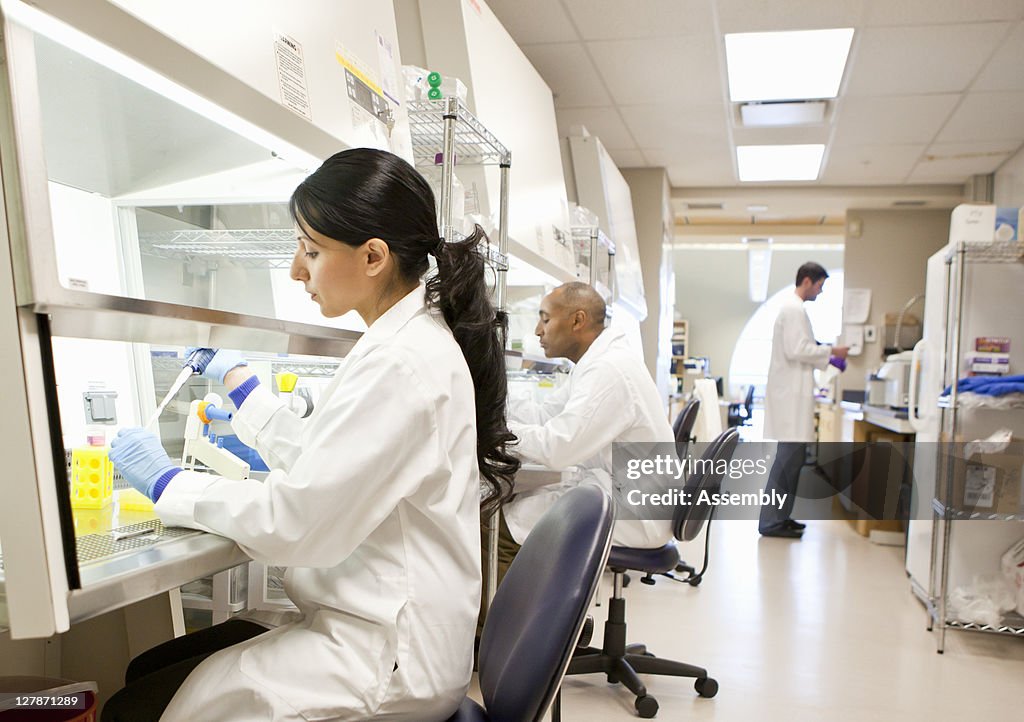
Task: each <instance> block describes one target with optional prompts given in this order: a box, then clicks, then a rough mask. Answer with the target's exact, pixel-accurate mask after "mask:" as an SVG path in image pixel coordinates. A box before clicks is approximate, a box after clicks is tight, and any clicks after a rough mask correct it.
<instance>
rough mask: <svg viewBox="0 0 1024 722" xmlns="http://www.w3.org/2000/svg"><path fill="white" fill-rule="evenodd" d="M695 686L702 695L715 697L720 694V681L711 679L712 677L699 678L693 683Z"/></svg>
mask: <svg viewBox="0 0 1024 722" xmlns="http://www.w3.org/2000/svg"><path fill="white" fill-rule="evenodd" d="M693 686H694V688H695V689H696V690H697V694H699V695H700V696H701V697H714V696H715V695H716V694H718V682H716V681H715V680H713V679H711V677H704V678H703V679H698V680H697V681H696V682H694V683H693Z"/></svg>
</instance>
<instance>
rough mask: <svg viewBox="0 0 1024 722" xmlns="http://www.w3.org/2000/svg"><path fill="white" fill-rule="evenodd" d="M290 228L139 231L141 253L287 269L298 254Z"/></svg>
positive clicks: (250, 266)
mask: <svg viewBox="0 0 1024 722" xmlns="http://www.w3.org/2000/svg"><path fill="white" fill-rule="evenodd" d="M295 243H296V241H295V231H294V230H293V229H291V228H267V229H262V228H261V229H246V230H181V231H159V232H153V233H140V234H139V245H140V249H141V252H142V253H144V254H146V255H150V256H156V257H158V258H170V259H182V260H199V259H201V260H215V259H218V258H223V259H229V260H231V261H233V262H235V263H239V264H241V265H243V266H246V267H249V268H288V267H289V266H290V265H291V262H292V258H293V257H294V256H295Z"/></svg>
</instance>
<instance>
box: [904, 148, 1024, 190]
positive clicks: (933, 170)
mask: <svg viewBox="0 0 1024 722" xmlns="http://www.w3.org/2000/svg"><path fill="white" fill-rule="evenodd" d="M1020 145H1021V144H1020V143H1018V142H1015V141H1010V142H1005V141H1004V142H989V143H935V144H933V145H931V146H930V147H929V148H928V150H927V151H925V154H924V156H923V157H922V158H921V160H920V162H918V164H917V165H916V167H915V168H914V170H913V172H912V173H911V174H910V177H909V179H908V180H909V181H910V182H917V181H926V182H952V183H962V182H964V181H966V180H967V178H968V177H969V176H972V175H976V174H979V173H992V172H994V171H995V170H996V169H997V168H999V166H1000V165H1002V164H1003V162H1004V161H1005V160H1006V159H1007V158H1009V157H1010V156H1012V155H1013V154H1014V153H1016V152H1017V150H1018V149H1019V148H1020Z"/></svg>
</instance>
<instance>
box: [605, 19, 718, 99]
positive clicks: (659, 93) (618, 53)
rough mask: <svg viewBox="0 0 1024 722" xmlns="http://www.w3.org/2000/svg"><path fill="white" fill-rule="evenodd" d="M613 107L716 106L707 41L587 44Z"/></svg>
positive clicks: (714, 68)
mask: <svg viewBox="0 0 1024 722" xmlns="http://www.w3.org/2000/svg"><path fill="white" fill-rule="evenodd" d="M587 48H588V49H589V50H590V56H591V57H592V58H593V59H594V63H595V64H596V65H597V67H598V70H599V71H600V73H601V76H602V77H603V78H604V81H605V84H606V85H607V87H608V91H609V92H610V93H611V94H612V97H613V99H614V102H616V103H621V104H626V105H639V104H643V103H651V102H666V101H676V102H683V101H685V102H691V103H703V102H705V101H710V102H715V101H720V100H721V99H722V72H721V70H720V67H719V63H718V55H717V53H716V51H715V45H714V42H713V41H712V39H711V37H710V35H709V36H707V37H704V36H700V35H691V36H687V37H685V38H653V39H650V40H603V41H598V42H591V43H587Z"/></svg>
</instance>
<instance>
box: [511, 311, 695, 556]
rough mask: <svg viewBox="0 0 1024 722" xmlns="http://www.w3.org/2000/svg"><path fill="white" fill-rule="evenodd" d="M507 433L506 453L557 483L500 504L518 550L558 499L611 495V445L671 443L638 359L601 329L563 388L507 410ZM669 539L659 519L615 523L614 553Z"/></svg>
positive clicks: (615, 334)
mask: <svg viewBox="0 0 1024 722" xmlns="http://www.w3.org/2000/svg"><path fill="white" fill-rule="evenodd" d="M508 411H509V430H510V431H512V433H514V434H515V435H516V436H518V437H519V443H518V444H517V445H516V446H514V447H512V448H513V450H514V451H515V453H516V454H518V455H519V456H521V457H522V458H523V459H526V460H527V461H532V462H535V463H538V464H543V465H544V466H546V467H548V468H550V469H567V468H568V467H572V466H575V467H577V469H576V470H575V471H567V472H564V473H563V474H562V480H561V483H558V484H550V485H547V486H542V487H539V488H537V489H534V490H531V491H528V492H523V493H521V494H517V495H516V497H515V498H514V499H513V500H512V501H511V502H509V503H508V504H506V505H505V507H504V514H505V521H506V523H507V524H508V528H509V531H510V532H511V533H512V537H513V538H514V539H515V540H516V541H517V542H519V543H520V544H522V542H523V540H524V539H526V536H527V534H529V533H530V530H531V529H532V528H533V526H534V524H536V523H537V521H538V520H539V519H540V517H541V516H542V515H543V514H544V512H545V511H547V510H548V508H550V506H551V505H552V504H554V503H555V501H557V500H558V498H559V497H560V496H562V494H564V493H565V492H566V491H568V490H569V489H571V488H572V487H574V486H578V485H579V484H582V483H596V484H598V485H600V486H602V487H603V488H604V489H605V490H606V491H608V492H609V493H611V492H612V477H611V473H612V443H613V442H616V441H621V442H625V441H632V442H672V441H674V440H675V437H674V436H673V434H672V427H671V426H670V425H669V423H668V419H667V417H666V413H665V408H664V406H663V405H662V402H661V397H660V396H659V394H658V390H657V389H656V388H655V386H654V382H653V381H652V380H651V375H650V373H649V372H648V370H647V367H646V366H644V363H643V360H642V359H641V357H640V356H639V354H637V353H636V351H634V350H633V349H632V348H630V346H629V345H628V343H627V341H626V337H625V335H624V334H623V333H622V331H620V330H618V329H615V328H606V329H605V330H604V331H603V332H602V333H601V335H600V336H598V337H597V339H595V341H594V343H592V344H591V345H590V348H589V349H587V351H586V353H584V354H583V356H582V358H580V361H579V363H578V364H576V366H575V367H574V368H573V370H572V371H571V372H570V374H569V381H568V383H566V384H565V385H563V386H562V387H561V388H559V389H557V390H555V391H554V392H552V393H551V394H550V395H549V396H548V397H547V398H546V399H545V400H544V401H543V402H542V403H541V404H536V403H531V402H529V401H526V400H524V399H511V400H510V403H509V409H508ZM671 537H672V525H671V523H670V522H669V521H667V520H628V521H627V520H624V521H619V522H616V524H615V528H614V530H613V533H612V542H613V543H614V544H615V545H617V546H630V547H639V548H654V547H660V546H662V545H663V544H665V543H666V542H668V540H669V539H670V538H671Z"/></svg>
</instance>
